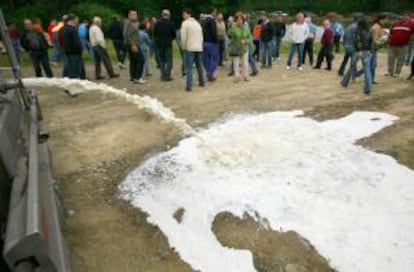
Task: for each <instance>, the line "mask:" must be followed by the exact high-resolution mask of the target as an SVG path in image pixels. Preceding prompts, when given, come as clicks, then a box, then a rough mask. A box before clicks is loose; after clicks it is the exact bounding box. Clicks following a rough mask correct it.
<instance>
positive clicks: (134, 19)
mask: <svg viewBox="0 0 414 272" xmlns="http://www.w3.org/2000/svg"><path fill="white" fill-rule="evenodd" d="M138 28H139V23H138V13H137V11H136V10H130V11H129V12H128V19H127V20H126V22H125V29H124V30H125V31H124V39H125V44H126V45H127V47H128V50H129V51H128V56H129V75H130V79H131V81H132V82H133V83H135V84H145V83H146V82H145V80H144V79H142V74H143V71H144V55H143V54H142V51H141V49H140V47H139V33H138V31H139V29H138Z"/></svg>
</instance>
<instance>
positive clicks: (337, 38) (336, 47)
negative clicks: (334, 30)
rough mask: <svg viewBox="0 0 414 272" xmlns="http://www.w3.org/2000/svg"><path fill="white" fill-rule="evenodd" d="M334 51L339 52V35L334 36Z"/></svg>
mask: <svg viewBox="0 0 414 272" xmlns="http://www.w3.org/2000/svg"><path fill="white" fill-rule="evenodd" d="M334 42H335V53H339V51H340V46H341V36H334Z"/></svg>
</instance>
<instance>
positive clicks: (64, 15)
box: [62, 14, 68, 24]
mask: <svg viewBox="0 0 414 272" xmlns="http://www.w3.org/2000/svg"><path fill="white" fill-rule="evenodd" d="M62 22H63V23H64V24H66V23H67V22H68V15H67V14H63V15H62Z"/></svg>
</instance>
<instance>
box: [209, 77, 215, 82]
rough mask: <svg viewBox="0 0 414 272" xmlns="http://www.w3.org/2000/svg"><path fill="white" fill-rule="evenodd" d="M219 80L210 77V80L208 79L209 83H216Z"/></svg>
mask: <svg viewBox="0 0 414 272" xmlns="http://www.w3.org/2000/svg"><path fill="white" fill-rule="evenodd" d="M216 80H217V79H216V78H215V77H210V78H208V81H210V82H214V81H216Z"/></svg>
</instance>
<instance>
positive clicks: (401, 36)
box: [388, 14, 414, 77]
mask: <svg viewBox="0 0 414 272" xmlns="http://www.w3.org/2000/svg"><path fill="white" fill-rule="evenodd" d="M412 35H414V29H413V28H411V25H410V17H409V16H408V14H407V15H405V16H404V17H403V18H402V19H401V20H398V21H397V22H395V23H394V24H392V26H391V29H390V35H389V37H388V75H390V76H394V77H398V76H400V74H401V69H402V66H403V65H404V61H405V55H406V53H407V49H408V44H409V43H410V38H411V36H412Z"/></svg>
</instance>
